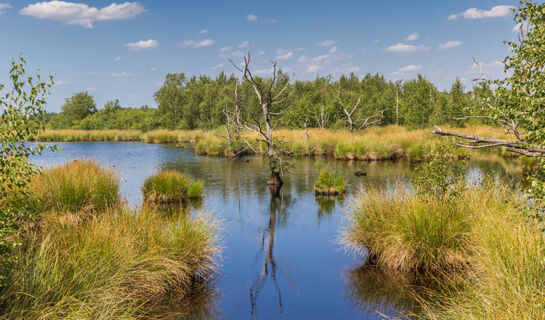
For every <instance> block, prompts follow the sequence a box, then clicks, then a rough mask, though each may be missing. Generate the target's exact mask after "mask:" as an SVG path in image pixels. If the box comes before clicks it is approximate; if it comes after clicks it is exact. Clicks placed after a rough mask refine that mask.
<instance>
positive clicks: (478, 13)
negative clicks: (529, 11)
mask: <svg viewBox="0 0 545 320" xmlns="http://www.w3.org/2000/svg"><path fill="white" fill-rule="evenodd" d="M514 8H515V7H513V6H507V5H502V6H495V7H493V8H492V9H490V10H484V9H477V8H469V9H467V10H466V11H464V12H460V13H458V14H451V15H450V16H449V17H448V19H449V20H456V19H458V18H464V19H484V18H502V17H507V16H508V15H510V14H511V13H512V12H513V9H514Z"/></svg>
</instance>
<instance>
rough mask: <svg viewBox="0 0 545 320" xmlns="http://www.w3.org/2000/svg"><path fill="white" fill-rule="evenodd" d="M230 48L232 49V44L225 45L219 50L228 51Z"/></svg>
mask: <svg viewBox="0 0 545 320" xmlns="http://www.w3.org/2000/svg"><path fill="white" fill-rule="evenodd" d="M230 50H233V47H232V46H226V47H221V49H220V52H225V51H230Z"/></svg>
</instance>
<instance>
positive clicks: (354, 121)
mask: <svg viewBox="0 0 545 320" xmlns="http://www.w3.org/2000/svg"><path fill="white" fill-rule="evenodd" d="M337 100H338V102H339V105H340V106H341V109H342V111H343V113H344V115H345V116H346V121H347V122H348V130H349V131H350V132H352V131H354V129H355V128H356V127H357V129H358V130H361V129H363V128H365V127H368V126H370V125H373V124H375V123H379V122H381V121H382V118H383V116H384V112H385V111H386V110H381V111H378V112H376V113H375V114H373V115H372V116H370V117H367V118H365V119H364V118H363V117H362V116H358V117H356V118H355V117H354V112H355V111H356V110H358V107H359V106H360V102H361V94H360V96H359V97H358V100H357V101H356V104H354V107H353V108H352V110H350V111H348V109H347V108H346V106H345V105H344V104H343V102H342V100H341V93H340V92H337Z"/></svg>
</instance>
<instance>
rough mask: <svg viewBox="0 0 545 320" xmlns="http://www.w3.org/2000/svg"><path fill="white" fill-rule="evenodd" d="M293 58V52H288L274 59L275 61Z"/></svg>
mask: <svg viewBox="0 0 545 320" xmlns="http://www.w3.org/2000/svg"><path fill="white" fill-rule="evenodd" d="M292 57H293V51H288V52H286V53H282V54H279V55H277V56H276V57H275V59H277V60H288V59H290V58H292Z"/></svg>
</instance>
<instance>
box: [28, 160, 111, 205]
mask: <svg viewBox="0 0 545 320" xmlns="http://www.w3.org/2000/svg"><path fill="white" fill-rule="evenodd" d="M119 183H120V182H119V178H118V176H117V175H116V173H115V172H114V171H113V170H111V169H105V168H101V167H100V166H99V165H98V163H97V162H96V161H92V160H76V161H72V162H69V163H67V164H65V165H63V166H59V167H55V168H52V169H47V170H45V171H44V172H43V173H41V174H39V175H37V176H35V177H34V178H33V179H32V183H31V190H32V193H33V198H34V200H35V202H37V205H38V207H39V209H40V210H42V211H47V210H57V211H70V212H78V211H81V210H86V211H96V210H103V209H106V208H108V207H110V206H114V205H117V204H118V203H119V201H120V197H119Z"/></svg>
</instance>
